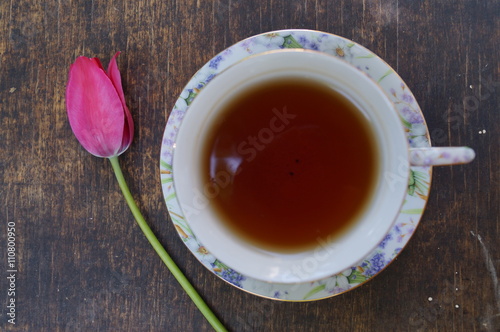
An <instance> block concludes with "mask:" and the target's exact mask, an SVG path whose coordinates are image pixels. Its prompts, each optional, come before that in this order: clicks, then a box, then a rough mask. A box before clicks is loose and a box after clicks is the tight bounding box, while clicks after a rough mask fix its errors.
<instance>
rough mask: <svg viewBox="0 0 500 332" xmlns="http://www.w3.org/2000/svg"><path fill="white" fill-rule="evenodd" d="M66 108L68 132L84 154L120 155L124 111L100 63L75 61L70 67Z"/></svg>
mask: <svg viewBox="0 0 500 332" xmlns="http://www.w3.org/2000/svg"><path fill="white" fill-rule="evenodd" d="M66 108H67V112H68V118H69V122H70V125H71V128H72V130H73V132H74V134H75V136H76V138H77V139H78V141H79V142H80V144H82V146H83V147H84V148H85V149H86V150H87V151H89V152H90V153H92V154H93V155H95V156H98V157H106V158H107V157H112V156H115V155H117V154H119V153H120V152H123V151H120V150H121V147H122V141H123V136H124V135H123V131H124V127H125V115H124V108H123V105H122V101H121V98H120V96H119V94H118V92H117V90H116V89H115V86H114V84H113V83H112V82H111V80H110V78H109V77H108V76H107V74H106V73H105V72H104V70H103V69H102V65H100V61H98V60H97V61H96V60H95V58H94V59H89V58H86V57H79V58H77V59H76V61H75V63H74V64H73V65H71V67H70V72H69V80H68V85H67V87H66ZM128 126H130V125H128Z"/></svg>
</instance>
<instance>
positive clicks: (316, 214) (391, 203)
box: [173, 50, 409, 283]
mask: <svg viewBox="0 0 500 332" xmlns="http://www.w3.org/2000/svg"><path fill="white" fill-rule="evenodd" d="M322 89H323V90H324V91H323V90H322ZM309 90H310V91H309ZM314 93H319V94H318V95H315V94H314ZM307 96H309V98H305V97H307ZM321 96H323V97H324V98H323V99H321V98H322V97H321ZM328 98H330V99H328ZM303 99H308V100H307V101H303ZM329 100H331V101H332V103H333V102H339V101H340V102H341V104H342V102H346V103H344V104H345V105H344V106H345V107H344V108H345V110H344V111H345V112H347V113H348V114H350V115H351V116H352V115H353V114H354V117H351V118H349V117H347V118H345V117H341V116H340V115H339V114H341V113H342V110H341V109H340V108H339V107H337V108H332V107H328V108H327V107H321V105H324V104H325V103H330V102H329ZM260 101H263V102H262V103H261V102H260ZM266 101H267V103H266ZM280 102H281V104H280ZM315 103H316V104H315ZM318 103H319V104H318ZM275 105H276V106H275ZM323 109H326V110H327V111H324V110H323ZM328 110H330V111H328ZM294 115H295V117H294ZM259 119H260V120H259ZM273 119H274V120H273ZM294 121H295V123H293V122H294ZM353 121H354V122H353ZM356 121H358V122H359V123H358V122H356ZM357 125H360V126H361V127H360V126H357ZM363 125H365V127H366V126H367V127H368V128H365V129H363ZM363 133H364V134H365V135H364V136H366V137H365V140H364V141H363V140H361V141H359V142H355V140H356V139H357V138H358V137H360V136H363ZM325 142H330V143H329V144H325ZM363 142H364V143H363ZM334 143H335V144H334ZM367 143H369V144H371V145H372V146H373V150H372V152H373V154H374V158H372V159H373V160H374V162H375V164H373V163H372V164H371V165H364V164H366V163H367V160H369V159H370V158H368V159H367V158H364V159H363V157H364V156H361V157H359V154H363V152H365V153H366V151H369V149H368V150H367V149H366V148H365V147H364V145H365V144H367ZM346 165H347V168H346ZM339 167H340V168H339ZM342 167H343V168H342ZM351 169H352V170H351ZM363 170H365V171H367V172H368V173H370V172H371V175H368V177H365V178H363V176H361V175H365V174H361V175H359V178H361V180H360V179H358V177H356V173H358V174H360V173H361V172H363ZM408 170H409V164H408V145H407V141H406V137H405V133H404V130H403V127H402V125H401V122H400V120H399V116H398V114H397V112H396V110H395V108H394V105H393V104H392V103H391V102H390V100H389V99H388V97H387V96H386V95H385V93H384V92H383V91H382V90H381V88H380V87H378V86H377V84H376V83H374V82H373V81H372V80H371V79H370V78H368V77H367V76H366V75H365V74H364V73H362V72H361V71H359V70H357V69H356V68H354V67H352V66H351V65H350V64H348V63H346V62H344V61H343V60H340V59H338V58H335V57H333V56H330V55H326V54H323V53H318V52H314V51H305V50H283V51H274V52H269V53H264V54H260V55H255V56H252V57H249V58H247V59H245V60H243V61H241V62H239V63H237V64H235V65H233V66H231V67H229V68H228V69H226V70H225V71H223V72H222V73H221V74H219V75H218V76H217V77H215V78H214V79H213V80H212V81H211V82H210V83H209V84H208V85H207V86H206V87H204V88H203V90H202V91H201V92H200V94H199V95H198V96H197V97H196V99H195V100H194V101H193V103H192V104H191V106H190V107H189V110H188V112H187V113H186V116H185V117H184V119H183V122H182V125H181V127H180V130H179V133H178V136H177V141H176V148H175V152H174V158H173V178H174V186H175V188H176V192H177V196H178V199H179V202H180V205H181V208H182V210H183V212H184V215H185V217H186V219H187V221H188V223H189V225H190V228H191V229H192V230H193V232H194V234H195V235H196V237H197V238H198V240H199V241H200V242H201V243H202V244H203V245H204V246H205V247H206V248H207V249H208V250H209V251H210V252H211V253H212V254H213V255H214V256H215V257H217V259H219V260H220V261H221V262H223V263H224V264H226V265H228V266H229V267H231V268H233V269H235V270H236V271H238V272H240V273H242V274H244V275H246V276H249V277H252V278H255V279H260V280H264V281H269V282H281V283H296V282H306V281H313V280H318V279H321V278H325V277H328V276H331V275H333V274H336V273H339V272H341V271H343V270H345V269H347V268H349V267H351V266H354V265H355V264H356V263H357V262H359V261H360V260H362V259H363V258H364V257H365V256H366V255H367V254H368V253H369V252H371V251H372V250H373V249H374V248H375V247H376V246H377V245H378V243H380V241H382V240H383V238H384V236H385V234H386V233H387V232H388V231H389V229H390V227H391V226H392V224H393V221H394V220H395V218H396V216H397V214H398V212H399V209H400V206H401V204H402V202H403V197H404V193H405V190H406V185H407V180H408ZM221 171H222V172H221ZM349 172H350V173H349ZM207 173H208V174H207ZM339 173H340V174H339ZM343 175H345V176H343ZM363 179H365V180H363ZM366 179H369V180H366ZM370 179H371V180H370ZM387 179H390V181H387ZM395 179H396V180H395ZM356 181H358V182H356ZM363 181H368V182H369V181H372V182H371V183H368V184H365V183H363ZM350 182H351V183H352V186H351V189H349V190H353V191H355V190H356V189H357V188H358V189H359V187H361V186H364V187H365V188H364V189H363V190H364V191H365V193H366V192H367V193H368V196H367V197H365V198H364V200H365V202H364V203H356V204H351V203H352V201H353V200H355V199H356V196H355V195H354V196H349V194H347V193H346V190H347V189H346V188H349V183H350ZM336 183H339V184H340V183H343V185H342V186H340V185H339V186H336ZM336 187H339V188H343V189H341V192H339V190H337V189H336ZM266 195H267V196H266ZM343 199H344V201H342V200H343ZM349 204H350V205H351V206H353V207H354V209H355V211H354V213H351V214H350V217H348V218H350V219H349V222H347V223H344V224H343V226H342V227H340V228H335V227H333V228H332V227H330V226H331V225H332V224H335V220H336V218H337V217H338V216H340V215H341V212H342V211H343V210H346V209H347V208H346V206H347V205H349ZM319 210H321V211H319ZM287 211H288V212H290V213H288V214H287ZM320 212H321V213H320ZM351 212H352V211H351ZM273 213H274V214H273ZM319 219H322V220H319ZM341 219H342V218H341ZM321 225H323V226H321ZM322 227H323V228H322ZM332 229H333V230H332ZM253 230H254V231H255V234H252V233H251V232H252V231H253ZM301 233H302V235H303V236H302V237H301V236H300V235H301ZM293 234H295V235H296V238H295V239H292V237H293V236H292V235H293ZM304 238H307V239H305V240H304ZM302 240H304V241H302Z"/></svg>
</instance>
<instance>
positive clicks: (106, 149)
mask: <svg viewBox="0 0 500 332" xmlns="http://www.w3.org/2000/svg"><path fill="white" fill-rule="evenodd" d="M119 54H120V52H117V53H116V54H115V56H114V57H113V58H112V59H111V61H110V63H109V67H108V70H107V71H105V70H104V68H103V67H102V64H101V61H99V59H98V58H86V57H78V58H77V59H76V61H75V63H73V64H72V65H71V67H70V70H69V78H68V84H67V86H66V110H67V113H68V119H69V123H70V126H71V129H72V130H73V133H74V134H75V136H76V138H77V140H78V141H79V142H80V144H81V145H82V146H83V147H84V148H85V149H86V150H87V151H88V152H90V153H91V154H93V155H94V156H97V157H102V158H108V159H109V161H110V162H111V165H112V167H113V171H114V172H115V175H116V179H117V180H118V184H119V186H120V189H121V190H122V193H123V196H124V197H125V200H126V202H127V204H128V206H129V208H130V211H131V212H132V214H133V215H134V218H135V220H136V221H137V223H138V224H139V227H140V228H141V230H142V231H143V233H144V235H145V236H146V238H147V239H148V241H149V242H150V243H151V246H152V247H153V248H154V249H155V251H156V253H157V254H158V255H159V256H160V258H161V259H162V261H163V263H165V265H166V266H167V267H168V269H169V270H170V272H171V273H172V275H173V276H174V277H175V278H176V279H177V281H178V282H179V284H180V285H181V286H182V288H183V289H184V290H185V291H186V293H187V294H188V295H189V297H190V298H191V299H192V300H193V302H194V304H195V305H196V306H197V307H198V309H200V311H201V313H202V314H203V315H204V316H205V318H206V319H207V320H208V322H209V323H210V324H211V325H212V327H213V328H214V329H215V330H216V331H227V330H226V329H225V327H224V326H223V325H222V323H221V322H220V321H219V320H218V319H217V317H216V316H215V315H214V313H213V312H212V311H211V310H210V308H209V307H208V306H207V304H206V303H205V302H204V301H203V299H202V298H201V296H200V295H199V294H198V293H197V292H196V290H195V289H194V287H193V286H192V285H191V283H190V282H189V280H188V279H187V278H186V277H185V276H184V274H183V273H182V271H181V270H180V269H179V268H178V267H177V265H176V264H175V262H174V261H173V260H172V258H171V257H170V255H169V254H168V253H167V252H166V250H165V249H164V248H163V246H162V245H161V243H160V241H158V239H157V237H156V236H155V235H154V233H153V231H152V230H151V228H150V227H149V225H148V224H147V222H146V220H145V219H144V217H143V216H142V214H141V212H140V210H139V208H138V207H137V204H136V203H135V201H134V199H133V197H132V194H131V193H130V190H129V188H128V185H127V183H126V181H125V178H124V177H123V173H122V171H121V168H120V164H119V163H118V156H119V155H120V154H122V153H123V152H125V150H127V149H128V147H129V146H130V144H131V143H132V139H133V137H134V123H133V121H132V116H131V115H130V111H129V110H128V108H127V105H126V104H125V96H124V94H123V88H122V83H121V76H120V71H119V70H118V65H117V63H116V58H117V57H118V55H119Z"/></svg>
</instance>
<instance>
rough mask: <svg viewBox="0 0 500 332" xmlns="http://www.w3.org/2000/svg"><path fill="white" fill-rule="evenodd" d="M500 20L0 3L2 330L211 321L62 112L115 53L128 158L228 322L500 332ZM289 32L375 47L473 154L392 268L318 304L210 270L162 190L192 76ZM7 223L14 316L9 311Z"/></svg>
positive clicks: (394, 6) (182, 262)
mask: <svg viewBox="0 0 500 332" xmlns="http://www.w3.org/2000/svg"><path fill="white" fill-rule="evenodd" d="M499 17H500V3H499V2H498V1H496V0H484V1H473V0H457V1H453V2H446V1H430V0H424V1H411V0H398V1H395V0H391V1H372V0H354V1H345V0H340V1H327V0H316V1H298V0H297V1H296V0H290V1H284V0H262V1H242V0H219V1H200V0H196V1H194V0H193V1H188V0H186V1H180V0H178V1H176V0H173V1H159V0H139V1H128V0H127V1H123V2H120V1H109V0H102V1H85V0H73V1H69V2H64V1H53V0H48V1H37V0H35V1H26V0H20V1H17V2H15V1H3V2H1V3H0V31H2V33H1V34H0V121H1V125H2V127H1V128H2V129H1V130H0V142H1V144H0V156H1V158H0V202H1V205H0V206H1V208H0V220H1V222H2V226H1V227H0V229H1V231H0V239H1V241H0V252H1V253H2V254H1V256H0V257H2V258H1V262H0V270H1V272H0V274H1V275H2V276H3V277H2V278H0V280H1V281H0V294H1V295H0V296H1V298H2V299H3V301H2V303H3V304H4V305H2V313H1V317H2V319H1V323H0V324H1V325H0V326H1V327H0V330H6V331H210V330H211V328H210V326H209V325H208V324H207V322H206V321H205V319H204V318H203V316H202V315H201V314H200V313H199V312H198V311H197V309H196V307H195V306H194V305H193V303H192V302H191V300H190V299H189V298H188V297H187V296H186V294H185V293H184V292H183V290H182V289H181V288H180V286H179V285H178V284H177V283H176V281H175V279H174V278H173V277H172V276H171V275H170V273H169V272H168V270H167V269H166V267H165V266H164V265H163V264H162V262H161V261H160V259H159V258H158V257H157V256H156V255H155V254H154V252H153V250H152V249H151V247H150V245H149V244H148V243H147V241H146V239H145V238H144V236H143V234H142V233H141V231H140V229H139V228H138V227H137V225H136V224H135V222H134V220H133V218H132V216H131V214H130V212H129V211H128V208H127V206H126V204H125V202H124V200H123V198H122V195H121V193H120V191H119V188H118V185H117V183H116V181H115V179H114V175H113V173H112V171H111V166H110V165H109V163H108V162H107V161H106V160H101V159H98V158H95V157H92V156H90V155H89V154H88V153H86V152H85V151H84V150H83V149H82V148H81V147H80V146H79V144H78V142H77V141H76V140H75V138H74V137H73V134H72V132H71V129H70V127H69V124H68V122H67V118H66V114H65V105H64V90H65V83H66V79H67V71H68V68H69V65H70V64H71V63H72V62H73V61H74V59H75V57H76V56H78V55H85V56H89V57H93V56H97V57H100V58H101V59H103V61H104V62H105V63H107V61H108V60H109V59H110V57H111V56H112V55H113V54H114V52H116V51H118V50H120V51H122V52H123V53H122V54H121V55H120V58H119V67H120V70H121V71H122V74H123V84H124V89H125V94H126V99H127V103H128V105H129V108H130V109H131V110H132V113H133V117H134V121H135V124H136V132H135V134H136V136H135V139H134V143H133V144H132V146H131V148H130V150H129V151H128V152H127V153H125V154H124V155H123V156H122V157H121V159H120V160H121V163H122V165H123V168H124V172H125V176H126V178H127V180H128V183H129V185H130V187H131V191H132V192H133V193H134V197H135V199H136V200H137V202H138V204H139V206H140V208H141V210H142V211H143V212H144V215H145V217H146V219H147V220H148V222H149V223H150V225H151V227H152V229H153V230H154V232H155V233H156V234H157V235H158V237H159V239H160V241H161V242H162V243H163V244H164V245H165V247H166V249H167V251H169V253H170V254H171V255H172V257H173V258H174V260H175V261H176V262H177V263H178V265H179V266H180V268H181V269H182V270H183V271H184V272H185V273H186V275H187V276H188V278H189V279H190V280H191V281H192V283H193V285H194V286H195V287H196V288H197V289H198V290H199V292H200V294H201V295H202V296H203V297H204V298H205V299H206V301H207V303H208V304H209V305H210V307H211V308H212V309H213V310H214V311H215V312H216V314H217V315H218V317H220V319H221V320H222V321H223V322H224V324H225V325H226V326H227V327H228V328H229V329H230V330H231V331H498V330H500V290H499V288H498V287H499V286H498V283H499V280H498V274H499V273H500V263H499V262H500V246H499V245H498V244H499V238H500V220H499V216H500V208H499V206H500V204H499V202H500V197H499V195H500V171H499V165H500V140H499V136H498V133H499V132H500V112H499V107H500V98H499V94H500V93H499V92H500V61H499V54H500V46H499V45H500V23H499V22H500V20H499ZM283 28H307V29H317V30H323V31H327V32H331V33H336V34H339V35H341V36H344V37H346V38H349V39H352V40H354V41H356V42H358V43H361V44H362V45H364V46H366V47H367V48H369V49H371V50H372V51H374V52H375V53H376V54H378V55H380V56H381V57H382V58H383V59H385V60H386V61H387V62H388V63H389V64H390V65H391V66H393V67H394V68H395V69H396V70H397V71H398V72H399V74H400V75H401V76H402V78H403V79H404V80H405V81H406V83H407V84H408V85H409V87H410V88H411V89H412V91H413V92H414V94H415V96H416V98H417V100H418V101H419V103H420V106H421V107H422V109H423V111H424V114H425V117H426V120H427V124H428V126H429V129H430V132H431V137H432V141H433V145H443V146H446V145H468V146H471V147H472V148H474V149H475V150H476V153H477V159H476V160H475V161H474V162H473V163H472V164H470V165H466V166H454V167H441V168H436V169H435V170H434V178H433V189H432V192H431V196H430V198H429V202H428V209H427V211H426V213H425V214H424V217H423V219H422V222H421V224H420V226H419V228H418V229H417V231H416V233H415V235H414V237H413V239H412V240H411V241H410V243H409V245H408V246H407V248H405V250H404V251H403V252H402V254H401V255H400V256H399V257H398V259H397V260H396V261H395V262H394V263H393V264H391V265H390V266H389V267H388V268H387V269H386V270H385V271H384V272H382V273H381V274H380V275H379V276H377V277H376V278H374V279H373V280H372V281H370V282H369V283H367V284H365V285H363V286H361V287H359V288H357V289H355V290H353V291H351V292H349V293H346V294H343V295H340V296H337V297H334V298H330V299H327V300H322V301H317V302H310V303H283V302H274V301H271V300H267V299H262V298H259V297H256V296H253V295H251V294H247V293H244V292H241V291H239V290H237V289H235V288H233V287H232V286H230V285H228V284H226V283H225V282H223V281H221V280H219V279H218V278H217V277H215V276H214V275H212V274H211V273H210V272H209V271H207V270H205V268H204V267H202V266H201V264H199V263H198V262H197V261H196V259H195V258H194V257H193V255H192V254H191V253H190V252H188V250H187V249H186V248H185V246H184V244H183V243H182V242H181V241H180V240H179V239H178V236H177V234H176V232H175V229H174V227H173V225H172V224H171V223H170V220H169V217H168V213H167V209H166V207H165V204H164V202H163V197H162V193H161V187H160V183H159V153H160V144H161V139H162V135H163V130H164V127H165V124H166V120H167V118H168V114H169V112H170V109H171V108H172V107H173V105H174V102H175V100H176V98H177V96H178V95H179V93H180V92H181V90H182V88H183V86H184V84H186V82H187V81H188V79H189V78H190V77H191V75H193V74H194V73H195V72H196V70H197V69H198V68H199V67H200V66H202V65H203V64H204V63H205V62H206V61H207V60H209V59H210V58H211V57H213V56H214V55H215V54H217V53H218V52H220V51H222V50H223V49H224V48H226V47H228V46H230V45H232V44H233V43H235V42H237V41H239V40H241V39H243V38H246V37H249V36H251V35H254V34H257V33H261V32H265V31H270V30H275V29H283ZM483 131H484V132H483ZM9 222H15V223H16V234H17V237H16V241H17V242H16V249H17V251H16V252H17V260H18V269H19V273H18V274H17V276H18V279H17V284H16V290H17V292H16V301H17V304H18V306H17V311H16V314H17V317H16V318H17V320H16V325H12V324H9V323H8V322H7V316H6V312H7V311H6V310H7V309H6V304H7V301H8V296H7V289H8V283H7V279H6V276H7V272H6V271H7V269H8V268H7V261H6V259H7V258H6V257H7V245H6V242H7V231H6V229H7V224H8V223H9ZM429 298H432V301H429Z"/></svg>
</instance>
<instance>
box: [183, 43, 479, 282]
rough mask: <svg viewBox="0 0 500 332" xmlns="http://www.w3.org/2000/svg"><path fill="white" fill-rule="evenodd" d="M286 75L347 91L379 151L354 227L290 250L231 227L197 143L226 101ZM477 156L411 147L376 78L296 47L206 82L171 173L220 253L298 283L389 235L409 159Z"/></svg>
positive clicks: (240, 266) (359, 255) (261, 273)
mask: <svg viewBox="0 0 500 332" xmlns="http://www.w3.org/2000/svg"><path fill="white" fill-rule="evenodd" d="M287 77H293V78H294V79H297V78H304V79H308V80H314V81H317V82H319V83H321V84H325V85H328V86H330V87H331V88H333V89H334V90H336V91H337V92H339V93H340V94H342V95H343V96H345V97H347V99H349V100H350V101H351V102H353V103H354V104H355V105H356V106H357V108H358V109H359V111H360V112H361V113H362V114H363V116H365V117H366V118H368V121H369V122H370V124H371V128H372V131H373V136H374V137H373V138H374V140H375V141H376V145H377V150H378V152H379V154H380V155H379V160H378V162H379V164H378V173H377V182H376V186H375V189H374V194H373V195H372V196H371V198H370V200H369V202H368V203H367V204H366V206H365V207H364V209H363V212H362V213H360V215H359V217H358V218H357V220H356V221H355V222H354V223H353V224H352V226H351V227H350V228H349V229H348V230H347V231H346V232H344V233H343V234H342V235H340V236H338V237H335V238H333V239H330V238H328V237H326V238H324V237H321V236H319V237H318V243H317V245H316V246H315V247H314V248H312V249H308V250H304V251H301V252H294V253H290V254H288V253H280V252H273V251H270V250H266V249H263V248H259V247H258V246H255V245H253V244H251V243H248V242H246V241H245V240H243V239H242V238H241V237H239V236H237V235H236V234H235V233H234V232H233V231H231V230H229V229H228V227H227V226H226V224H225V223H223V222H221V220H220V215H219V214H217V213H216V211H215V210H214V208H213V207H212V206H211V197H210V195H207V194H205V193H204V192H206V191H205V189H206V185H207V184H206V181H204V180H203V176H202V175H201V170H200V165H201V164H202V157H203V153H202V152H201V151H200V147H202V146H204V144H203V143H204V142H205V139H206V138H207V135H208V134H209V132H210V128H211V126H212V124H213V123H214V121H215V120H217V119H218V116H220V112H221V111H222V110H223V109H224V107H223V106H224V105H225V104H226V103H227V102H228V100H231V99H232V98H234V97H235V96H239V95H241V94H242V93H244V92H245V91H247V90H248V89H249V88H251V87H254V86H256V85H259V84H264V83H266V82H268V81H270V80H273V79H277V78H284V79H286V78H287ZM346 144H348V142H346ZM443 149H444V150H443ZM473 158H474V152H473V151H472V150H471V149H469V148H463V147H459V148H426V149H410V148H409V146H408V142H407V138H406V135H405V131H404V128H403V125H402V123H401V119H400V118H399V115H398V113H397V110H396V109H395V106H394V104H393V103H392V102H391V101H390V99H389V98H388V96H387V95H386V94H385V92H384V91H383V90H382V89H381V88H380V87H379V86H378V85H377V84H376V83H375V82H374V81H373V80H372V79H370V78H369V77H368V76H367V75H366V74H364V73H363V72H361V71H360V70H358V69H356V68H355V67H353V66H352V65H350V64H348V63H347V62H345V61H343V60H341V59H339V58H336V57H334V56H331V55H327V54H324V53H320V52H315V51H309V50H298V49H294V50H280V51H271V52H266V53H262V54H258V55H254V56H250V57H248V58H246V59H244V60H242V61H240V62H238V63H236V64H234V65H233V66H231V67H229V68H228V69H226V70H225V71H223V72H222V73H221V74H219V75H218V76H217V77H215V78H214V79H213V80H212V81H210V83H209V84H207V86H206V87H204V88H203V89H202V91H201V92H200V93H199V95H198V96H197V97H196V99H195V100H194V101H193V103H192V104H191V105H190V107H189V110H188V111H187V113H186V115H185V117H184V119H183V122H182V125H181V127H180V129H179V133H178V136H177V141H176V147H175V152H174V157H173V179H174V186H175V190H176V193H177V198H178V200H179V203H180V206H181V208H182V210H183V212H184V215H185V217H186V219H187V221H188V223H189V226H190V228H191V229H192V230H193V232H194V234H195V235H196V237H197V238H198V240H199V241H200V242H201V243H202V244H203V245H204V246H205V247H206V248H207V249H208V250H209V251H210V252H211V253H212V254H213V255H214V256H215V257H217V259H219V260H220V261H221V262H223V263H224V264H226V265H228V266H230V267H231V268H233V269H235V270H236V271H238V272H240V273H242V274H244V275H246V276H249V277H252V278H255V279H259V280H264V281H269V282H276V283H298V282H307V281H313V280H318V279H321V278H325V277H328V276H331V275H334V274H336V273H339V272H341V271H344V270H346V269H347V268H349V267H352V266H355V265H356V263H358V262H359V261H361V260H362V259H363V258H364V257H366V256H367V254H369V253H370V252H371V251H372V250H373V249H374V248H375V247H376V246H377V245H378V244H379V243H380V242H381V241H382V240H383V239H384V237H385V235H386V234H387V232H388V231H389V230H390V228H391V227H392V225H393V222H394V220H395V218H396V217H397V215H398V213H399V210H400V208H401V205H402V203H403V199H404V197H405V193H406V190H407V182H408V175H409V167H410V165H442V164H454V163H466V162H469V161H471V160H472V159H473ZM339 162H342V158H341V156H339ZM394 179H397V180H394ZM258 180H259V179H256V181H258Z"/></svg>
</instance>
